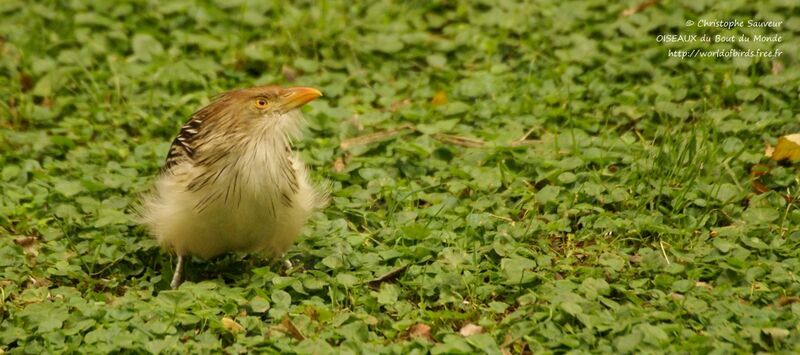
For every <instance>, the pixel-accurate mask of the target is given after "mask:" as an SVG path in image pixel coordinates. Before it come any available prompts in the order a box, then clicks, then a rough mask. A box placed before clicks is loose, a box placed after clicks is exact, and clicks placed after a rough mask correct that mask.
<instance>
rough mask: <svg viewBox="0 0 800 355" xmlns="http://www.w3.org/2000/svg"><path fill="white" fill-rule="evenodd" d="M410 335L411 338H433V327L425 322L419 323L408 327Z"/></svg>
mask: <svg viewBox="0 0 800 355" xmlns="http://www.w3.org/2000/svg"><path fill="white" fill-rule="evenodd" d="M408 336H409V337H411V338H425V339H428V340H433V337H432V336H431V327H430V326H428V325H427V324H425V323H417V324H414V325H412V326H411V328H408Z"/></svg>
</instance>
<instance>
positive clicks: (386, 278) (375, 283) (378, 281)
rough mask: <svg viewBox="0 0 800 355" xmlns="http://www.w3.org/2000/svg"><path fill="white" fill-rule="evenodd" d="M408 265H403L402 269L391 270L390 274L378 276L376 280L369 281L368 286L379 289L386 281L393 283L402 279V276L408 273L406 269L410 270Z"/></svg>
mask: <svg viewBox="0 0 800 355" xmlns="http://www.w3.org/2000/svg"><path fill="white" fill-rule="evenodd" d="M408 265H409V264H405V265H402V266H400V267H396V268H394V269H392V270H390V271H389V272H387V273H385V274H383V275H381V276H378V277H377V278H375V279H372V280H369V281H367V284H368V285H369V287H372V288H378V287H379V286H380V285H381V284H382V283H384V282H386V281H392V280H394V279H396V278H398V277H400V275H402V274H403V273H404V272H405V271H406V269H408Z"/></svg>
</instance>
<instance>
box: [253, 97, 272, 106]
mask: <svg viewBox="0 0 800 355" xmlns="http://www.w3.org/2000/svg"><path fill="white" fill-rule="evenodd" d="M267 106H269V102H267V100H266V99H263V98H258V99H256V107H258V108H266V107H267Z"/></svg>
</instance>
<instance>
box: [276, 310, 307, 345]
mask: <svg viewBox="0 0 800 355" xmlns="http://www.w3.org/2000/svg"><path fill="white" fill-rule="evenodd" d="M281 325H282V326H283V328H284V329H285V330H286V333H287V334H289V335H291V336H292V338H295V339H296V340H299V341H302V340H305V339H306V337H305V335H303V333H302V332H301V331H300V329H297V326H296V325H294V322H292V320H291V319H289V316H288V315H286V316H283V320H282V321H281Z"/></svg>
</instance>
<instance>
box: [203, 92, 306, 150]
mask: <svg viewBox="0 0 800 355" xmlns="http://www.w3.org/2000/svg"><path fill="white" fill-rule="evenodd" d="M320 96H322V93H321V92H320V91H319V90H317V89H314V88H310V87H302V86H301V87H290V88H283V87H280V86H274V85H269V86H256V87H251V88H246V89H239V90H233V91H228V92H226V93H223V94H220V95H218V96H217V97H215V98H214V99H213V100H212V102H211V104H209V105H208V106H206V107H204V108H202V109H201V110H200V111H198V112H197V113H195V115H194V117H195V118H199V120H200V121H201V123H198V126H200V125H202V126H203V129H202V131H203V133H205V134H203V135H206V134H208V135H210V136H211V135H213V136H229V138H230V135H236V136H243V137H249V138H254V139H259V137H264V136H265V135H266V136H288V137H293V136H297V135H298V134H299V126H300V121H301V120H302V115H301V114H300V112H299V110H298V108H300V107H302V106H303V105H305V104H307V103H308V102H311V101H312V100H314V99H316V98H318V97H320ZM188 126H191V122H190V124H189V125H188ZM190 128H191V127H190ZM212 132H213V133H212ZM230 139H234V140H235V139H237V138H230Z"/></svg>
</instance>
